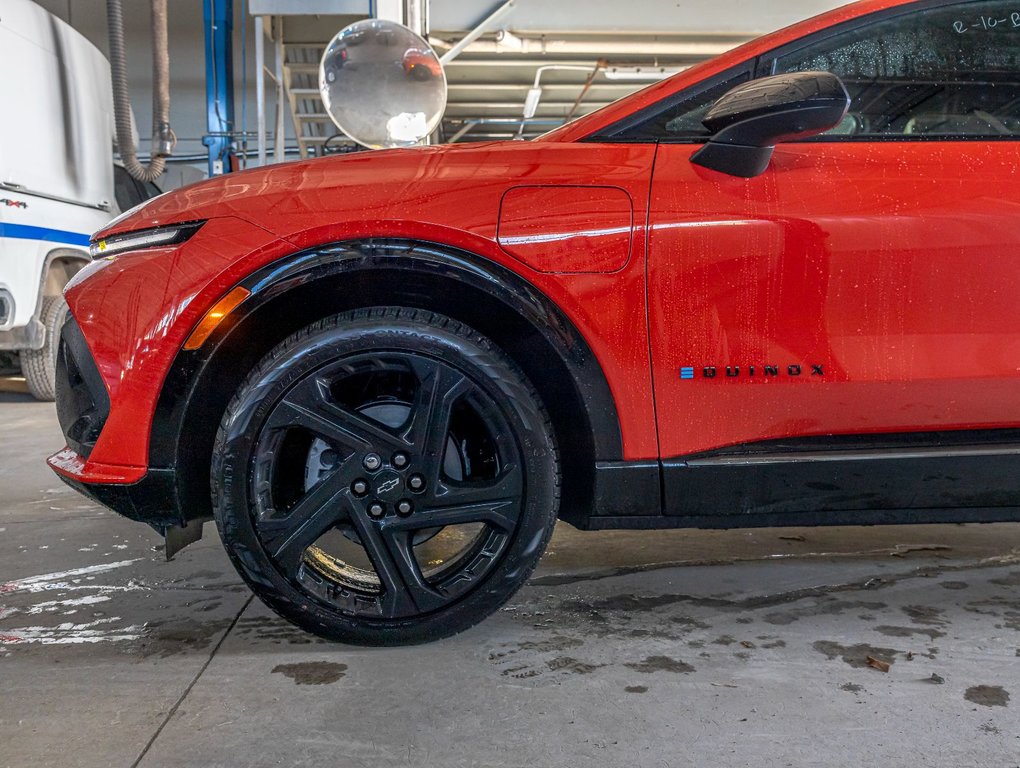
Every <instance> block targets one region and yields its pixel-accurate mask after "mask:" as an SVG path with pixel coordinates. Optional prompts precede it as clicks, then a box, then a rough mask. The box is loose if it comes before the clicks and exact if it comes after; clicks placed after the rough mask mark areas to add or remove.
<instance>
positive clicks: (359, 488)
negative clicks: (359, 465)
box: [351, 478, 368, 496]
mask: <svg viewBox="0 0 1020 768" xmlns="http://www.w3.org/2000/svg"><path fill="white" fill-rule="evenodd" d="M351 490H352V491H353V492H354V495H355V496H364V495H365V494H367V493H368V483H366V482H365V481H364V480H362V479H361V478H358V479H357V480H355V481H354V482H353V483H351Z"/></svg>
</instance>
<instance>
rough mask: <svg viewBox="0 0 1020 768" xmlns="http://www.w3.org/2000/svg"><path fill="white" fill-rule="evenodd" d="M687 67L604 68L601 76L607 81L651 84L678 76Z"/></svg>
mask: <svg viewBox="0 0 1020 768" xmlns="http://www.w3.org/2000/svg"><path fill="white" fill-rule="evenodd" d="M685 69H687V67H606V68H605V69H603V70H602V74H603V75H605V76H606V79H607V80H634V81H645V82H652V81H655V80H665V79H666V78H667V77H672V76H673V75H678V74H680V73H681V72H683V71H684V70H685Z"/></svg>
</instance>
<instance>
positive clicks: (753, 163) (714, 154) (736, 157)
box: [691, 142, 776, 179]
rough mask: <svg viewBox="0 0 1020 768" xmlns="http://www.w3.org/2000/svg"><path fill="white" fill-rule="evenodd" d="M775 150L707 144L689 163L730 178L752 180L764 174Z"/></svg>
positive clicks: (736, 145) (770, 148)
mask: <svg viewBox="0 0 1020 768" xmlns="http://www.w3.org/2000/svg"><path fill="white" fill-rule="evenodd" d="M775 149H776V148H775V147H744V146H741V145H739V144H717V143H714V142H709V143H707V144H705V146H703V147H702V148H701V149H699V150H698V151H697V152H695V153H694V154H693V155H691V162H692V163H694V164H696V165H701V166H704V167H705V168H711V169H712V170H713V171H719V172H721V173H726V174H729V175H730V176H738V177H740V178H743V179H753V178H754V177H756V176H761V175H762V174H763V173H765V169H766V168H768V167H769V162H770V161H771V160H772V154H773V153H774V152H775Z"/></svg>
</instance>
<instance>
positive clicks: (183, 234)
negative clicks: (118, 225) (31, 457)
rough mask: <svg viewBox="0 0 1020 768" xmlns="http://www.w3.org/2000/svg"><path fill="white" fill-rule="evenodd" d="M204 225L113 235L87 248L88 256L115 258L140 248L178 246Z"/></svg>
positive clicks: (192, 223)
mask: <svg viewBox="0 0 1020 768" xmlns="http://www.w3.org/2000/svg"><path fill="white" fill-rule="evenodd" d="M203 224H205V222H204V221H189V222H187V223H185V224H172V225H170V226H167V227H154V228H152V229H139V230H137V231H135V232H126V233H124V234H123V235H114V236H113V237H108V238H106V239H105V240H98V241H96V242H94V243H92V245H90V246H89V255H90V256H92V258H93V259H100V258H105V257H107V256H116V255H117V254H118V253H125V252H126V251H139V250H141V249H142V248H163V247H165V246H168V245H179V244H180V243H183V242H185V241H186V240H188V239H189V238H190V237H191V236H192V235H194V234H195V233H196V232H198V230H199V229H200V228H201V227H202V225H203Z"/></svg>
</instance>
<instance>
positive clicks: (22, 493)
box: [0, 382, 1020, 768]
mask: <svg viewBox="0 0 1020 768" xmlns="http://www.w3.org/2000/svg"><path fill="white" fill-rule="evenodd" d="M17 389H18V386H17V384H14V385H12V384H11V383H10V382H7V383H6V384H2V385H0V766H12V767H13V766H18V767H19V768H20V767H21V766H25V765H29V764H31V765H37V766H49V765H54V766H57V765H59V766H66V767H67V768H71V767H72V766H102V767H103V768H106V767H107V766H125V767H127V766H147V767H151V766H180V767H185V766H187V767H190V766H195V767H196V768H198V767H199V766H201V767H202V768H210V767H212V766H231V767H233V766H277V765H279V766H298V765H313V764H315V765H335V766H341V767H342V768H347V767H349V766H372V767H373V768H379V767H383V766H433V765H435V766H443V767H444V768H447V767H449V766H528V767H529V768H535V767H536V766H540V767H543V768H544V767H546V766H549V767H559V766H563V767H564V768H567V767H569V768H574V767H575V766H582V765H584V766H588V765H591V766H655V767H656V768H661V767H662V766H713V768H714V767H716V766H759V765H780V766H781V765H789V766H860V765H882V766H884V767H885V768H888V767H890V766H911V768H914V767H916V766H991V765H995V766H1017V765H1020V717H1018V713H1020V526H1017V525H992V526H917V527H912V528H906V527H895V528H872V529H868V528H831V529H784V530H760V531H750V532H749V531H733V532H684V531H674V532H665V533H664V532H651V533H604V534H603V533H599V534H592V533H580V532H577V531H575V530H572V529H570V528H569V527H567V526H561V527H560V529H559V530H557V532H556V535H555V538H554V539H553V543H552V545H551V547H550V550H549V552H548V554H547V555H546V557H545V559H544V560H543V562H542V564H541V566H540V568H539V569H538V571H537V573H536V575H535V577H534V578H533V579H532V581H531V582H530V584H529V585H528V586H527V587H525V589H523V590H522V591H521V592H520V593H519V594H518V595H517V597H516V598H515V599H514V600H513V601H512V602H511V603H510V604H509V605H508V606H506V608H504V609H503V610H501V611H500V612H498V613H497V614H496V615H495V616H493V617H492V618H491V619H489V620H488V621H486V622H484V623H483V624H482V625H480V626H479V627H476V628H475V629H473V630H471V631H469V632H466V633H464V634H462V635H460V636H458V637H455V638H453V639H451V640H447V641H443V642H440V643H436V644H433V645H428V646H421V647H416V648H405V649H386V650H375V649H372V650H369V649H359V648H349V647H343V646H337V645H331V644H328V643H325V642H322V641H319V640H318V639H316V638H314V637H312V636H310V635H305V634H303V633H302V632H300V631H299V630H297V629H295V628H294V627H292V626H291V625H289V624H287V623H286V622H284V621H283V620H281V619H279V618H277V617H275V616H274V615H273V614H272V613H271V612H270V611H268V610H267V609H266V608H264V607H263V606H262V605H261V604H260V603H259V602H258V601H257V600H252V599H251V598H250V595H249V592H248V591H247V589H246V588H245V587H244V586H243V585H242V584H241V583H240V581H239V579H238V578H237V576H236V575H235V573H234V571H233V569H232V568H231V566H230V564H229V562H228V561H227V558H226V556H225V555H224V553H223V552H222V550H221V549H220V546H219V542H218V541H217V539H216V533H215V529H214V527H213V526H207V530H206V538H205V539H204V540H203V541H202V542H200V543H198V544H197V545H195V546H193V547H191V548H189V549H187V550H185V551H184V552H183V553H181V554H180V555H178V557H177V558H176V559H175V560H174V561H173V562H170V563H167V562H165V560H164V558H163V553H162V551H161V549H160V544H161V540H160V539H159V537H158V536H156V534H155V533H154V532H152V531H151V530H149V529H148V528H146V527H145V526H141V525H137V524H133V523H131V522H128V521H126V520H122V519H120V518H118V517H117V516H116V515H115V514H113V513H111V512H108V511H106V510H104V509H102V508H100V507H97V506H95V505H93V504H91V503H89V502H88V501H87V500H85V499H83V498H82V497H80V496H78V495H76V494H74V493H73V492H72V491H70V490H69V489H68V488H66V487H64V486H63V485H62V484H61V483H60V482H59V481H58V480H56V478H54V477H53V476H51V475H50V473H49V471H48V470H47V469H46V468H45V466H44V465H43V464H42V459H43V457H44V456H45V455H46V454H47V452H50V451H52V450H53V449H55V448H57V447H60V445H61V444H62V443H61V440H60V437H59V431H58V429H57V426H56V421H55V417H54V415H53V409H52V405H44V404H38V403H34V402H32V401H31V400H30V399H29V398H28V397H27V396H26V395H23V394H20V393H18V392H17V391H16V390H17ZM3 390H6V391H3ZM12 390H14V391H12Z"/></svg>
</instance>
